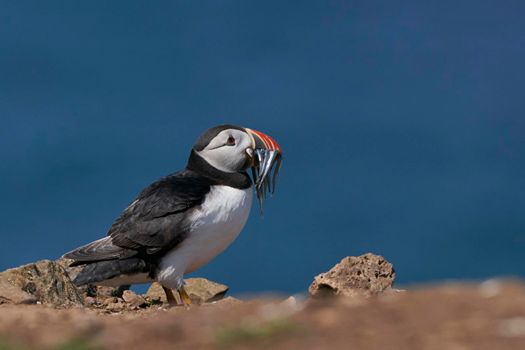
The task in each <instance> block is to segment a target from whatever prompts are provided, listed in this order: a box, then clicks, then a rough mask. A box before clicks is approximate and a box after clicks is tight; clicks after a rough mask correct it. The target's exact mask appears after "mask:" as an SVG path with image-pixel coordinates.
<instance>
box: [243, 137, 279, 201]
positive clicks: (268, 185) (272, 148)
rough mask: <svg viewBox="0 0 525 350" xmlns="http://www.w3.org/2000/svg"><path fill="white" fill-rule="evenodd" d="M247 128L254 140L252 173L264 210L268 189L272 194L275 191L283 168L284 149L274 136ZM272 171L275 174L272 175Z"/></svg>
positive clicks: (258, 197)
mask: <svg viewBox="0 0 525 350" xmlns="http://www.w3.org/2000/svg"><path fill="white" fill-rule="evenodd" d="M245 130H246V132H247V133H248V135H250V136H251V137H252V141H253V151H254V154H253V155H252V175H253V180H254V182H255V189H256V191H257V199H258V200H259V205H260V207H261V211H262V210H263V201H264V197H265V193H266V191H268V192H270V193H272V194H273V193H274V192H275V184H276V181H277V175H278V174H279V170H280V168H281V160H282V150H281V146H279V143H278V142H277V141H275V140H274V139H273V138H272V137H270V136H268V135H266V134H264V133H262V132H260V131H257V130H253V129H248V128H246V129H245ZM272 171H273V174H272V175H271V176H270V174H271V173H272Z"/></svg>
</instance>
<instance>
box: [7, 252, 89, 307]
mask: <svg viewBox="0 0 525 350" xmlns="http://www.w3.org/2000/svg"><path fill="white" fill-rule="evenodd" d="M37 302H40V303H42V304H50V305H54V306H66V305H67V306H72V305H82V298H81V296H80V294H79V293H78V290H77V288H76V287H75V285H74V284H73V283H72V282H71V280H70V278H69V276H68V274H67V272H66V271H65V270H64V268H63V267H62V266H61V265H60V264H58V263H57V262H54V261H50V260H41V261H38V262H36V263H32V264H27V265H23V266H20V267H17V268H13V269H8V270H6V271H4V272H0V304H2V303H13V304H34V303H37Z"/></svg>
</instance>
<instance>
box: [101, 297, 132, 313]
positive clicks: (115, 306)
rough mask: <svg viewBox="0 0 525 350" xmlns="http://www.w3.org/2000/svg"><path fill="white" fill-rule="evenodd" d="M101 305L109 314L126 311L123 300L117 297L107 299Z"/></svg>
mask: <svg viewBox="0 0 525 350" xmlns="http://www.w3.org/2000/svg"><path fill="white" fill-rule="evenodd" d="M102 305H103V306H104V308H105V309H106V310H108V311H110V312H120V311H124V310H125V309H126V303H124V300H122V299H121V298H117V297H111V298H107V299H106V300H104V302H103V303H102Z"/></svg>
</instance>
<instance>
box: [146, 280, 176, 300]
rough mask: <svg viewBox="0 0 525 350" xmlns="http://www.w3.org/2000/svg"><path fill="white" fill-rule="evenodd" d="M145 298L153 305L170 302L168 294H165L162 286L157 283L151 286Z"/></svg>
mask: <svg viewBox="0 0 525 350" xmlns="http://www.w3.org/2000/svg"><path fill="white" fill-rule="evenodd" d="M174 294H177V293H174ZM144 297H145V298H146V299H148V300H149V301H150V302H152V303H167V302H168V300H167V299H166V293H164V290H163V289H162V286H161V285H160V283H157V282H153V283H152V284H151V286H150V287H149V288H148V291H147V292H146V294H144Z"/></svg>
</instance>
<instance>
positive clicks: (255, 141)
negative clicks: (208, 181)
mask: <svg viewBox="0 0 525 350" xmlns="http://www.w3.org/2000/svg"><path fill="white" fill-rule="evenodd" d="M193 150H194V151H195V152H196V153H197V154H198V155H199V156H200V157H202V158H203V159H204V160H205V161H206V162H207V163H208V164H210V165H211V166H213V167H214V168H216V169H218V170H221V171H224V172H227V173H235V172H240V171H245V170H247V169H248V168H252V174H253V177H254V179H253V180H254V181H255V184H256V188H257V194H258V195H260V194H262V193H264V190H265V189H268V190H270V191H271V192H273V191H274V189H275V180H276V178H277V173H278V171H279V167H280V165H281V155H282V150H281V147H280V146H279V144H278V143H277V141H275V140H274V139H273V138H271V137H270V136H268V135H265V134H263V133H262V132H260V131H256V130H253V129H248V128H243V127H240V126H235V125H219V126H216V127H213V128H211V129H208V130H206V131H205V132H204V133H203V134H202V135H201V136H200V137H199V139H198V140H197V142H196V143H195V145H194V146H193ZM272 169H274V172H273V176H271V177H270V176H268V175H269V174H270V173H271V172H272Z"/></svg>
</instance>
